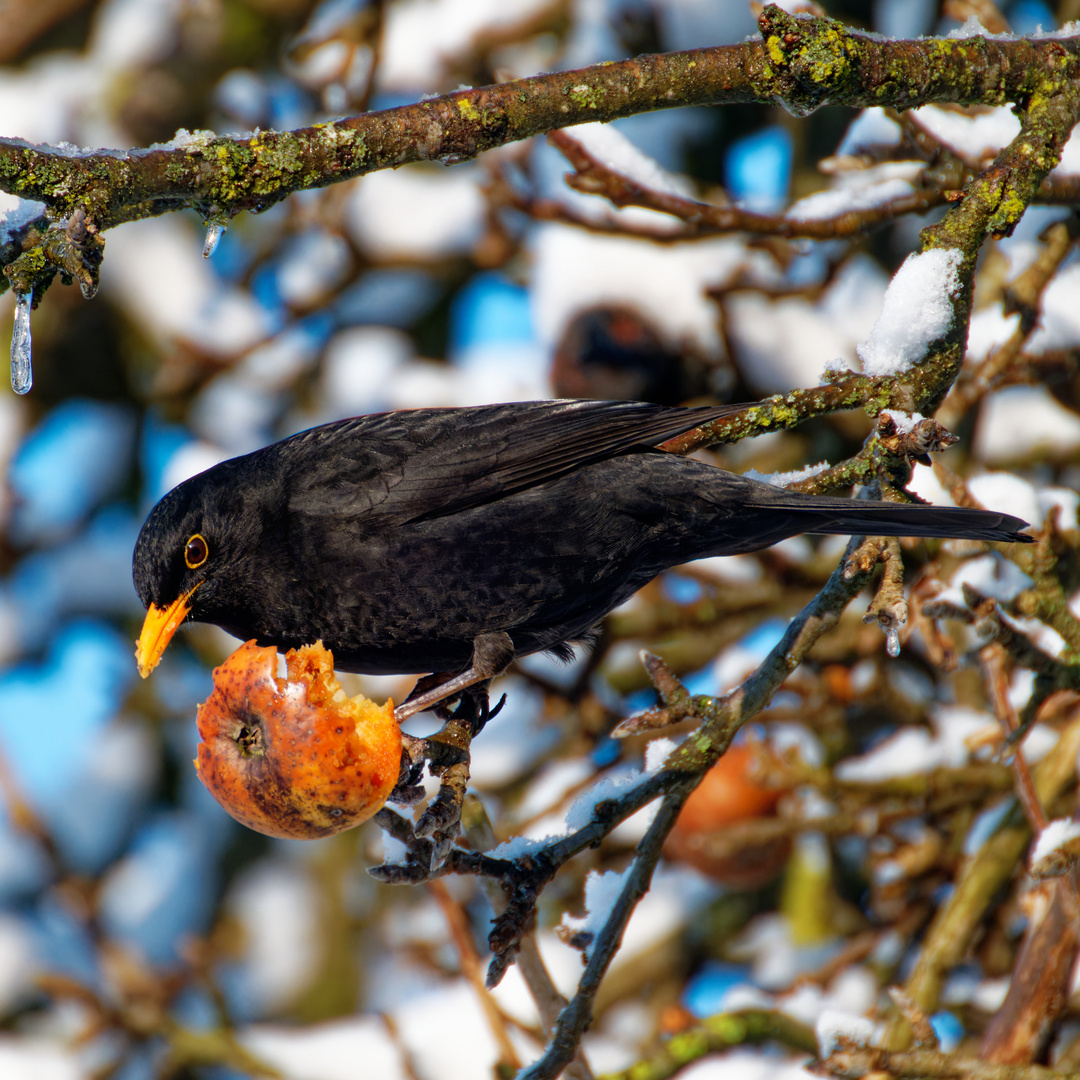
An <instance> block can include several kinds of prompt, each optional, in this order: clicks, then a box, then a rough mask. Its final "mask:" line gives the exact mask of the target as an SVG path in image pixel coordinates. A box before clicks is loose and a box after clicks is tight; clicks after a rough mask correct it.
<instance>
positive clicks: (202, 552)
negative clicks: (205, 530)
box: [184, 533, 210, 570]
mask: <svg viewBox="0 0 1080 1080" xmlns="http://www.w3.org/2000/svg"><path fill="white" fill-rule="evenodd" d="M209 557H210V548H209V547H208V546H207V543H206V540H205V539H204V538H203V537H202V536H200V535H199V534H198V533H196V534H195V535H194V536H193V537H192V538H191V539H190V540H189V541H188V542H187V547H186V548H184V562H186V563H187V565H188V569H189V570H198V568H199V567H200V566H202V564H203V563H204V562H206V560H207V559H208V558H209Z"/></svg>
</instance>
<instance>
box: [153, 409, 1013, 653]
mask: <svg viewBox="0 0 1080 1080" xmlns="http://www.w3.org/2000/svg"><path fill="white" fill-rule="evenodd" d="M736 408H739V406H718V407H706V408H699V409H677V408H665V407H663V406H658V405H645V404H640V403H635V402H597V401H542V402H524V403H517V404H506V405H490V406H480V407H475V408H468V409H420V410H416V411H411V412H396V413H385V414H381V415H377V416H363V417H358V418H356V419H353V420H344V421H341V422H339V423H334V424H328V425H326V426H324V427H319V428H314V429H312V430H311V431H306V432H303V433H301V434H299V435H295V436H293V437H292V438H289V439H285V440H284V441H282V442H279V443H275V444H274V445H273V446H268V447H266V448H265V449H263V450H259V451H256V452H255V453H253V454H248V455H246V456H244V457H239V458H234V459H232V460H230V461H225V462H222V463H221V464H220V465H217V466H215V467H214V468H212V469H209V470H207V471H206V472H204V473H201V474H200V475H198V476H194V477H192V478H191V479H190V480H187V481H185V482H184V483H183V484H181V485H180V486H179V487H177V488H175V489H174V490H173V491H171V492H169V494H168V495H166V496H165V497H164V498H163V499H162V500H161V502H159V503H158V504H157V506H156V507H154V509H153V511H152V512H151V514H150V516H149V518H148V519H147V521H146V524H145V525H144V526H143V529H142V533H141V534H140V536H139V540H138V543H137V545H136V548H135V556H134V568H133V569H134V579H135V587H136V589H137V590H138V593H139V596H140V598H141V599H142V601H143V603H144V604H145V605H146V606H147V607H148V608H151V614H154V613H155V612H157V613H158V614H159V615H160V617H161V620H162V623H163V625H164V622H165V621H166V616H168V619H171V622H169V623H168V625H167V626H164V629H163V630H162V631H161V633H162V634H163V635H164V641H163V642H160V647H157V646H156V645H155V646H153V649H152V650H151V651H153V653H154V655H153V658H152V660H149V661H146V658H145V657H143V656H140V665H142V666H144V667H145V669H146V670H149V667H152V666H153V663H156V659H157V656H158V655H160V651H161V650H162V649H164V644H165V643H166V642H167V641H168V639H169V637H171V635H172V632H173V629H175V625H174V624H176V623H178V622H179V621H180V620H181V619H182V618H184V617H190V618H192V619H194V620H197V621H199V622H208V623H216V624H217V625H219V626H222V627H224V628H225V629H226V630H228V631H230V632H231V633H234V634H236V635H238V636H239V637H241V638H244V639H249V638H256V639H258V640H259V642H260V643H262V644H274V645H277V646H279V647H283V648H292V647H296V646H299V645H303V644H308V643H311V642H313V641H315V640H316V639H322V641H323V642H324V644H325V645H326V646H327V648H329V649H330V650H331V651H332V652H333V654H334V660H335V666H337V667H338V668H339V669H341V670H344V671H361V672H372V673H379V672H382V673H404V672H426V671H446V670H451V669H455V668H459V667H463V666H465V665H467V664H469V662H470V660H471V659H472V656H473V645H474V641H475V640H476V639H477V638H478V637H482V636H483V635H489V634H493V633H500V632H504V633H505V634H508V635H509V638H510V640H511V642H512V644H513V649H514V652H515V654H516V655H519V656H521V655H525V654H528V653H532V652H537V651H540V650H549V649H554V650H560V649H561V648H565V645H566V643H567V642H569V641H573V640H576V639H580V638H582V637H584V636H585V635H587V634H588V632H589V631H590V630H591V629H592V628H593V627H594V626H595V625H596V624H597V623H598V622H599V620H600V619H601V618H602V617H603V616H604V615H605V614H606V613H607V612H609V611H610V610H611V609H612V608H613V607H615V606H616V605H617V604H619V603H621V602H622V601H623V600H626V599H627V598H628V597H629V596H630V595H631V594H632V593H633V592H634V591H635V590H637V589H638V588H640V587H641V586H642V585H644V584H645V583H646V582H648V581H649V580H651V579H652V578H653V577H655V576H656V575H657V574H658V573H660V572H661V571H662V570H665V569H667V568H668V567H671V566H674V565H676V564H678V563H682V562H686V561H687V560H690V559H695V558H701V557H704V556H708V555H731V554H737V553H740V552H748V551H756V550H758V549H759V548H762V547H766V546H768V545H769V544H773V543H775V542H776V541H778V540H782V539H784V538H785V537H788V536H792V535H794V534H797V533H804V532H816V533H842V534H846V533H863V532H867V533H883V534H897V535H902V536H953V537H969V538H975V539H981V540H997V541H1010V540H1012V541H1015V540H1021V541H1023V540H1027V539H1029V538H1028V537H1026V536H1024V535H1022V534H1020V533H1019V531H1018V530H1020V529H1022V528H1024V527H1025V522H1023V521H1021V520H1020V519H1019V518H1015V517H1010V516H1009V515H1007V514H999V513H993V512H989V511H980V510H966V509H954V508H947V507H928V506H916V505H911V506H905V505H897V504H893V503H874V502H868V501H861V500H858V501H856V500H850V499H838V498H826V497H818V496H808V495H801V494H796V493H791V492H786V491H783V490H782V489H780V488H777V487H773V486H771V485H768V484H762V483H757V482H755V481H753V480H749V479H746V478H744V477H740V476H736V475H734V474H732V473H728V472H724V471H723V470H721V469H717V468H714V467H712V466H710V465H706V464H704V463H702V462H699V461H695V460H692V459H688V458H683V457H678V456H675V455H672V454H667V453H664V452H662V451H659V450H656V449H655V447H657V446H658V445H659V444H660V443H662V442H664V441H665V440H667V439H670V438H673V437H674V436H676V435H679V434H681V433H682V432H684V431H687V430H689V429H690V428H693V427H696V426H698V425H699V424H702V423H705V422H708V421H710V420H713V419H716V418H718V417H720V416H723V415H725V414H726V413H729V412H731V411H733V410H734V409H736ZM198 538H201V539H202V540H203V541H204V546H200V544H199V543H198ZM147 622H148V624H149V623H150V616H148V620H147ZM148 633H149V629H144V638H145V637H147V635H148ZM150 636H153V635H150ZM156 640H157V639H156V638H155V641H156ZM148 648H149V646H148ZM142 650H143V643H142V642H140V651H142ZM144 661H145V662H144ZM144 673H145V671H144Z"/></svg>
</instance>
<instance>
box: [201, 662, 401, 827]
mask: <svg viewBox="0 0 1080 1080" xmlns="http://www.w3.org/2000/svg"><path fill="white" fill-rule="evenodd" d="M277 665H278V653H277V649H274V648H272V647H271V648H261V647H260V646H258V645H256V644H255V642H254V641H249V642H247V643H246V644H244V645H241V646H240V648H238V649H237V650H236V651H235V652H234V653H233V654H232V655H231V656H230V657H229V658H228V659H227V660H226V661H225V662H224V663H223V664H221V666H220V667H217V668H215V669H214V689H213V692H212V693H211V694H210V696H209V697H208V698H207V699H206V701H205V702H204V703H203V704H202V705H200V706H199V711H198V715H197V717H196V722H197V724H198V728H199V737H200V739H201V742H200V743H199V750H198V756H197V757H196V759H195V769H196V771H197V772H198V774H199V778H200V779H201V780H202V782H203V783H204V784H205V785H206V787H207V788H208V789H209V791H210V793H211V794H212V795H213V796H214V798H215V799H217V801H218V802H219V803H220V804H221V805H222V806H223V807H224V808H225V810H227V811H228V812H229V813H230V814H231V815H232V816H233V817H234V818H236V820H237V821H239V822H241V823H242V824H244V825H246V826H247V827H248V828H249V829H254V830H255V831H256V832H261V833H265V834H266V835H268V836H279V837H288V838H292V839H304V840H307V839H315V838H317V837H321V836H330V835H332V834H333V833H338V832H342V831H344V830H345V829H351V828H352V827H353V826H355V825H359V824H360V823H361V822H363V821H366V820H367V819H368V818H370V817H371V816H372V815H373V814H374V813H375V812H376V811H378V810H379V809H380V808H381V807H382V805H383V803H384V802H385V801H386V798H387V796H388V795H389V794H390V792H391V791H392V790H393V788H394V785H395V784H396V783H397V779H398V772H399V768H400V763H401V731H400V729H399V727H398V724H397V722H396V721H395V719H394V705H393V702H391V701H388V702H387V703H386V704H385V705H377V704H376V703H375V702H373V701H369V700H368V699H367V698H365V697H363V696H357V697H354V698H350V697H348V696H347V695H346V694H345V692H344V691H343V690H342V689H341V686H340V685H339V683H338V681H337V679H336V678H335V677H334V658H333V656H332V654H331V653H330V652H329V651H328V650H327V649H325V648H324V647H323V645H322V642H317V643H316V644H314V645H305V646H304V647H303V648H300V649H292V650H290V651H289V652H288V653H286V654H285V665H286V670H287V676H286V678H284V679H282V678H279V677H278V676H277Z"/></svg>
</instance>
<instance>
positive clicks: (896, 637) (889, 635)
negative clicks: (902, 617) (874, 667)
mask: <svg viewBox="0 0 1080 1080" xmlns="http://www.w3.org/2000/svg"><path fill="white" fill-rule="evenodd" d="M885 651H886V652H887V653H888V654H889V655H890V656H891V657H892V658H893V659H894V660H895V659H896V658H897V657H898V656H899V655H900V633H899V631H898V630H897V629H896V627H895V626H891V627H889V629H888V630H886V631H885Z"/></svg>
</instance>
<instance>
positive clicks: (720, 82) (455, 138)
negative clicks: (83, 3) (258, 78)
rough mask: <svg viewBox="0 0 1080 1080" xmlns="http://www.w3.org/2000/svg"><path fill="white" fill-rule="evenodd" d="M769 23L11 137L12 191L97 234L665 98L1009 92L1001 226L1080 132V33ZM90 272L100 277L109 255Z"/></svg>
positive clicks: (57, 266) (30, 275) (29, 234)
mask: <svg viewBox="0 0 1080 1080" xmlns="http://www.w3.org/2000/svg"><path fill="white" fill-rule="evenodd" d="M759 21H760V25H761V31H762V37H763V40H762V41H760V42H743V43H740V44H738V45H728V46H719V47H716V48H706V49H696V50H691V51H689V52H679V53H666V54H655V55H644V56H638V57H635V58H633V59H631V60H624V61H619V62H617V63H609V64H600V65H597V66H595V67H591V68H585V69H580V70H577V71H566V72H554V73H550V74H545V75H538V76H533V77H531V78H526V79H517V80H514V81H512V82H507V83H503V84H499V85H495V86H487V87H479V88H475V89H466V90H459V91H455V92H454V93H452V94H445V95H443V96H441V97H437V98H432V99H429V100H426V101H421V102H417V103H416V104H413V105H405V106H401V107H399V108H396V109H388V110H384V111H381V112H373V113H364V114H362V115H360V116H353V117H347V118H345V119H341V120H334V121H330V122H327V123H323V124H317V125H315V126H313V127H309V128H303V129H300V130H297V131H292V132H278V131H265V132H256V133H254V134H252V135H248V136H240V137H224V136H217V135H214V134H213V133H212V132H199V133H196V134H195V135H189V136H188V137H187V138H184V139H180V140H178V141H177V142H176V144H175V145H171V146H162V147H151V148H150V149H147V150H135V151H131V152H128V153H122V152H116V151H108V152H105V151H99V152H91V153H82V154H68V153H66V152H61V151H60V150H57V149H55V148H48V147H36V146H31V145H29V144H27V143H25V142H23V141H22V140H19V139H11V138H6V139H0V190H3V191H7V192H10V193H12V194H15V195H19V196H21V197H23V198H27V199H36V200H40V201H42V202H44V203H45V204H46V206H47V208H48V214H49V216H50V217H51V218H52V219H54V220H56V221H62V220H63V219H66V218H67V217H69V216H71V215H73V214H74V213H75V212H76V211H81V212H82V213H83V214H84V215H85V216H86V219H87V221H88V222H89V223H90V224H91V226H92V227H93V228H94V229H95V230H97V231H98V232H101V231H105V230H107V229H109V228H112V227H113V226H115V225H118V224H121V223H123V222H125V221H131V220H134V219H137V218H143V217H149V216H154V215H158V214H162V213H167V212H169V211H172V210H177V209H182V208H185V207H191V208H195V209H196V210H198V211H199V212H200V213H201V214H203V216H204V217H205V218H206V219H207V220H208V221H210V222H216V223H222V222H226V221H228V219H229V218H230V217H232V216H233V215H235V214H237V213H239V212H240V211H242V210H251V211H260V210H264V209H266V208H268V207H270V206H273V205H274V204H275V203H277V202H279V201H280V200H282V199H284V198H285V197H287V196H288V195H289V194H291V193H293V192H295V191H300V190H305V189H310V188H318V187H324V186H326V185H328V184H333V183H337V182H339V181H342V180H347V179H350V178H352V177H356V176H360V175H362V174H364V173H368V172H372V171H375V170H378V169H386V168H396V167H397V166H399V165H403V164H406V163H407V162H414V161H441V162H443V163H445V164H453V163H455V162H459V161H465V160H468V159H471V158H474V157H476V156H477V155H478V154H480V153H483V152H484V151H486V150H490V149H492V148H494V147H497V146H502V145H505V144H506V143H510V142H514V141H516V140H520V139H525V138H529V137H530V136H533V135H537V134H542V133H545V132H549V131H553V130H555V129H558V128H564V127H568V126H571V125H574V124H580V123H585V122H588V121H610V120H614V119H617V118H619V117H624V116H630V115H633V114H635V113H641V112H647V111H651V110H656V109H666V108H675V107H680V106H685V105H719V104H737V103H741V102H779V103H781V104H783V105H784V106H785V107H786V108H788V109H789V110H790V111H791V112H793V113H795V114H796V115H804V114H806V113H807V112H809V111H811V110H812V109H815V108H818V107H820V106H822V105H825V104H842V105H863V106H866V105H886V106H895V107H897V108H910V107H913V106H916V105H921V104H925V103H927V102H933V101H937V102H945V101H948V102H957V103H961V104H966V103H973V102H979V103H982V104H1004V103H1010V102H1011V103H1017V104H1019V105H1021V106H1023V107H1024V108H1025V109H1026V120H1025V130H1026V133H1027V142H1028V144H1029V150H1031V149H1032V148H1034V152H1033V157H1032V160H1031V161H1030V162H1029V163H1028V164H1029V168H1027V169H1026V170H1021V169H1019V168H1017V169H1016V176H1017V179H1014V180H1011V181H1010V182H1009V183H1008V184H1007V185H1006V187H1007V188H1008V190H1007V191H1005V190H1002V189H1001V185H1000V184H998V185H997V187H996V188H994V190H997V191H998V193H999V203H1000V205H999V206H998V207H997V208H996V210H995V211H994V212H993V214H991V215H990V216H991V221H990V223H989V226H988V227H989V228H991V229H995V228H996V229H1001V228H1005V227H1007V226H1008V223H1009V222H1011V221H1015V220H1016V217H1017V216H1018V213H1019V212H1020V211H1021V210H1022V209H1023V206H1025V205H1027V202H1028V201H1029V200H1030V197H1031V195H1032V194H1033V193H1034V191H1035V190H1037V189H1038V187H1039V185H1040V184H1041V183H1042V181H1043V179H1044V177H1045V176H1046V173H1047V172H1049V169H1050V167H1052V163H1053V160H1055V152H1056V151H1060V146H1061V144H1062V143H1063V141H1064V136H1063V135H1061V131H1062V130H1065V131H1066V133H1067V128H1065V129H1062V125H1063V124H1064V123H1065V120H1066V118H1067V116H1068V115H1071V114H1072V112H1073V111H1075V110H1074V104H1075V101H1074V99H1075V94H1070V93H1068V92H1066V90H1065V87H1067V86H1068V84H1069V82H1070V80H1072V79H1074V78H1075V76H1076V72H1077V69H1078V64H1080V38H1065V39H1049V40H1025V39H1016V40H996V39H991V40H988V39H984V38H981V37H973V38H965V39H962V40H955V39H947V38H946V39H925V40H919V41H886V40H881V39H878V38H873V37H869V36H866V35H862V34H858V33H855V32H853V31H851V30H849V29H847V28H846V27H844V26H843V25H842V24H841V23H838V22H835V21H833V20H830V19H824V18H810V17H796V16H792V15H789V14H787V13H786V12H784V11H782V10H781V9H779V8H777V7H774V6H769V7H767V8H766V9H765V11H764V12H763V13H762V15H761V17H760V20H759ZM1070 126H1071V125H1070ZM987 184H988V185H989V187H993V184H992V183H991V182H990V181H987ZM1032 184H1033V185H1034V187H1033V188H1032V190H1031V191H1028V188H1031V187H1032ZM988 190H989V188H988ZM1025 193H1026V196H1027V197H1026V198H1025ZM971 194H972V193H969V197H970V195H971ZM958 227H959V226H958ZM47 235H48V230H45V233H44V236H47ZM968 235H973V234H968ZM44 236H43V230H42V227H41V224H40V223H38V225H37V226H36V227H34V228H33V229H30V230H28V231H26V232H25V233H24V235H23V237H22V240H21V245H20V244H18V243H16V244H9V245H7V248H6V250H5V251H4V252H3V253H0V258H2V259H3V261H4V262H5V264H8V263H10V262H11V261H12V260H13V259H16V258H17V257H18V256H19V248H20V246H21V247H22V248H23V249H24V252H26V253H28V252H29V251H31V250H33V251H37V252H39V253H43V254H42V255H41V256H40V257H39V258H38V261H37V262H36V263H33V264H31V263H30V262H29V261H28V260H27V259H26V257H25V254H24V256H23V257H22V262H21V265H20V266H19V267H18V268H17V269H15V270H13V271H11V272H10V273H9V274H8V277H9V280H17V282H18V287H19V288H20V290H21V291H23V292H26V291H27V290H28V287H32V288H33V290H34V291H35V293H37V294H39V293H40V292H41V290H42V289H43V288H44V287H45V286H46V285H47V284H48V283H49V282H50V281H51V279H52V277H53V276H54V275H55V273H56V272H57V270H59V271H60V272H62V273H64V274H66V275H67V276H71V275H72V270H71V268H70V267H68V266H66V265H64V264H63V263H62V262H58V261H57V260H56V259H55V258H53V257H52V256H50V255H49V254H48V252H47V251H46V250H45V248H46V245H45V244H44ZM950 237H951V233H949V230H946V231H945V232H944V233H942V235H941V237H940V239H939V242H940V243H946V244H952V243H953V242H954V241H953V239H950ZM927 243H928V244H929V241H927ZM39 264H40V265H39ZM76 276H78V275H76ZM90 276H91V279H92V280H91V282H90V286H91V287H92V286H93V284H94V283H96V266H95V267H93V268H92V269H91V270H90Z"/></svg>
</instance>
